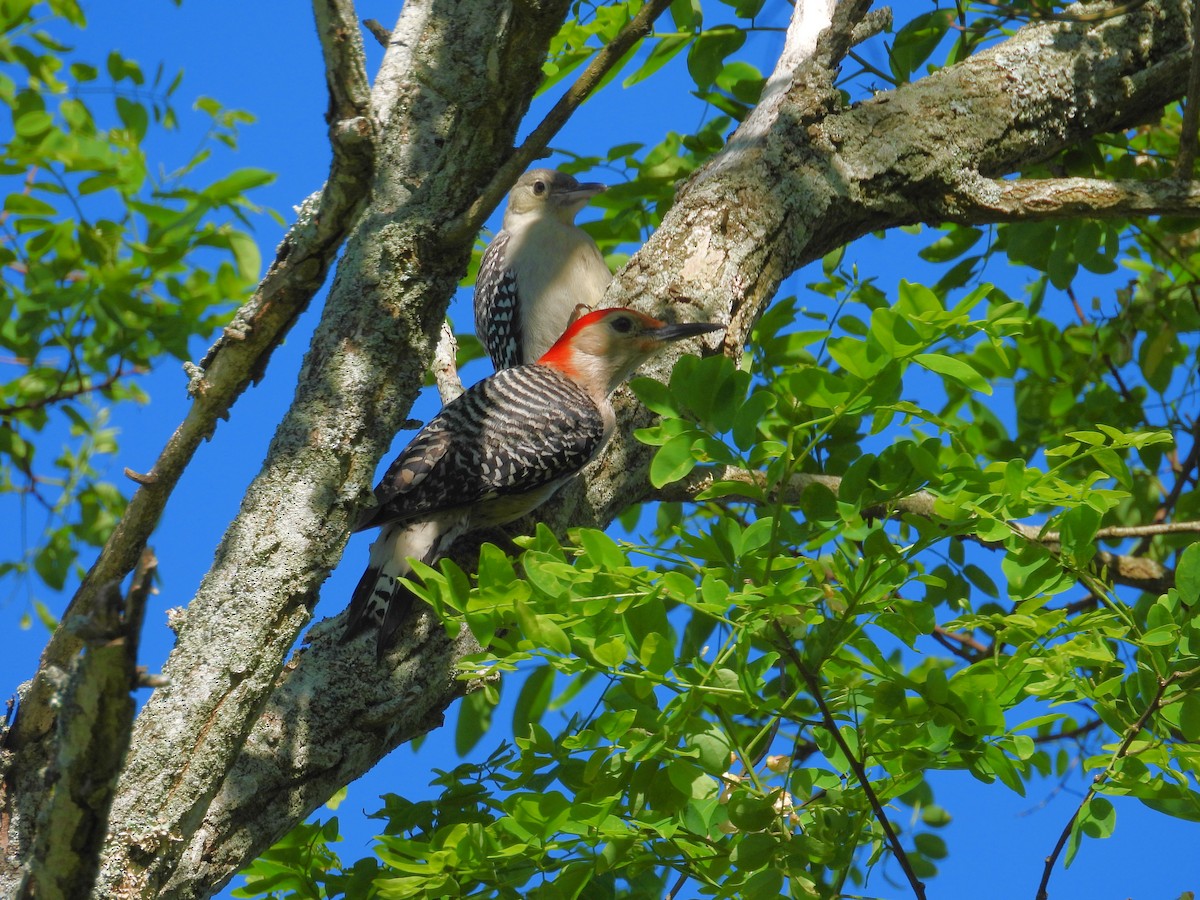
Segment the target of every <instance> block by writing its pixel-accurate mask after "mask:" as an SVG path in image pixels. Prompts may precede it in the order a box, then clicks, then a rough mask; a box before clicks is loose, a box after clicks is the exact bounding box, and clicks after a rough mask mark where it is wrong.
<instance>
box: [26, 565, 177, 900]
mask: <svg viewBox="0 0 1200 900" xmlns="http://www.w3.org/2000/svg"><path fill="white" fill-rule="evenodd" d="M156 565H157V563H156V561H155V558H154V553H153V552H152V551H151V550H150V549H149V548H147V549H146V550H144V551H143V553H142V558H141V560H140V562H139V565H138V570H137V573H136V574H135V576H134V582H133V586H132V587H131V588H130V591H129V595H128V596H127V597H126V598H125V601H124V603H122V598H121V593H120V589H119V586H118V585H117V584H116V583H110V584H109V585H108V588H107V589H106V590H105V591H104V592H103V595H102V597H101V602H99V603H96V604H95V605H93V606H92V608H91V609H89V610H88V612H87V614H86V615H79V614H76V615H74V616H72V617H71V618H69V619H64V621H63V623H62V625H61V626H60V627H61V628H65V629H70V630H72V631H73V632H74V633H75V635H76V636H77V637H78V639H79V640H81V641H82V642H83V643H84V650H83V652H82V653H81V654H80V655H79V656H78V657H76V658H75V660H74V661H73V663H72V669H71V674H70V676H69V679H68V681H67V684H66V686H65V687H64V689H63V696H62V706H61V711H60V713H59V718H58V742H57V748H56V749H57V753H58V757H57V759H56V760H55V764H56V765H55V766H54V771H55V772H56V773H58V779H57V783H56V784H55V786H54V790H53V791H52V792H51V794H50V798H49V802H48V803H47V804H46V807H45V809H44V810H43V815H44V820H43V826H42V827H41V828H40V829H39V830H38V832H37V834H36V836H35V850H34V853H33V856H32V859H31V865H30V872H29V883H28V884H27V885H26V889H27V890H29V891H30V892H31V894H30V896H48V897H49V896H57V897H85V896H87V895H88V893H89V892H90V890H91V888H92V884H93V883H94V881H95V879H96V872H97V867H98V862H99V859H100V850H101V846H102V844H103V841H104V837H105V833H106V831H107V828H108V819H109V813H110V811H111V808H112V801H113V794H114V792H115V790H116V786H117V776H118V774H119V773H120V772H121V769H122V766H123V765H124V762H125V752H126V750H127V748H128V747H129V737H130V729H131V726H132V724H133V712H134V704H133V697H132V696H131V694H130V692H131V691H132V690H133V689H134V688H135V687H136V686H137V684H138V679H137V658H136V657H137V646H138V638H139V636H140V631H141V627H142V615H143V611H144V609H145V602H146V597H147V595H148V594H149V592H150V581H151V579H152V578H153V576H154V571H155V567H156Z"/></svg>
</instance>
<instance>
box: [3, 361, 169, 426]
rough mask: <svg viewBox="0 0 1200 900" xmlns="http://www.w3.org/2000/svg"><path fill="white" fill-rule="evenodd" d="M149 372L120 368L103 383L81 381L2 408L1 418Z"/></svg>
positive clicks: (105, 387) (58, 401) (102, 388)
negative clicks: (34, 398)
mask: <svg viewBox="0 0 1200 900" xmlns="http://www.w3.org/2000/svg"><path fill="white" fill-rule="evenodd" d="M148 371H149V369H146V368H144V367H142V366H133V367H132V368H131V369H129V370H128V371H126V370H125V369H124V368H123V367H121V366H118V367H117V371H115V372H113V373H112V374H111V375H109V376H108V377H107V378H105V379H103V380H102V381H99V382H93V381H88V382H86V383H85V382H84V381H83V379H80V381H79V384H78V386H76V387H73V388H69V389H67V390H61V389H60V390H57V391H55V392H54V393H53V394H48V395H47V396H45V397H39V398H38V399H37V400H31V401H29V402H28V403H17V404H14V405H12V406H0V416H11V415H13V414H15V413H19V412H27V411H29V410H33V409H41V408H43V407H45V406H50V405H51V404H53V403H61V402H62V401H64V400H73V399H75V398H76V397H81V396H83V395H84V394H90V393H92V391H103V390H106V389H107V388H110V387H112V386H113V385H114V384H116V383H117V382H118V381H120V380H121V379H122V378H124V377H125V376H126V375H145V374H146V373H147V372H148ZM64 375H65V373H64ZM64 380H65V379H64Z"/></svg>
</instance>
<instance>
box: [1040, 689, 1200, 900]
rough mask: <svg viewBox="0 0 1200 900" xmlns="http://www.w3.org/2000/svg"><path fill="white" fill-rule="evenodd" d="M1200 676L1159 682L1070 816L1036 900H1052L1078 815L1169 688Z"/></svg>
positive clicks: (1130, 744)
mask: <svg viewBox="0 0 1200 900" xmlns="http://www.w3.org/2000/svg"><path fill="white" fill-rule="evenodd" d="M1198 672H1200V669H1190V670H1188V671H1186V672H1172V673H1171V674H1170V675H1168V676H1167V677H1166V678H1159V679H1158V690H1157V691H1156V692H1155V693H1154V699H1153V700H1151V701H1150V703H1149V704H1148V705H1147V706H1146V708H1145V709H1144V710H1143V711H1142V714H1141V715H1140V716H1138V720H1137V721H1136V722H1134V723H1133V725H1131V726H1130V727H1129V729H1128V730H1127V731H1126V732H1125V738H1124V740H1122V741H1121V746H1120V747H1118V748H1117V752H1116V753H1114V754H1113V758H1112V761H1111V762H1109V764H1108V765H1107V766H1106V767H1105V768H1104V771H1103V772H1099V773H1097V774H1096V776H1095V777H1094V778H1093V779H1092V786H1091V787H1090V788H1088V792H1087V794H1085V795H1084V798H1083V800H1082V801H1081V802H1080V804H1079V806H1078V807H1076V809H1075V811H1074V812H1073V813H1071V818H1070V819H1068V820H1067V825H1066V827H1065V828H1063V830H1062V834H1060V835H1059V836H1058V842H1057V843H1056V844H1055V845H1054V851H1053V852H1052V853H1051V854H1050V855H1049V856H1047V857H1046V865H1045V868H1043V869H1042V880H1041V881H1040V882H1039V883H1038V892H1037V900H1047V897H1049V894H1048V893H1047V892H1046V888H1047V886H1048V885H1049V883H1050V873H1051V872H1053V871H1054V864H1055V863H1056V862H1058V857H1059V854H1061V853H1062V849H1063V847H1065V846H1066V844H1067V839H1068V838H1069V837H1070V836H1071V829H1072V828H1073V827H1074V825H1075V820H1076V819H1078V818H1079V814H1080V813H1082V812H1083V810H1084V809H1085V808H1086V807H1087V805H1088V804H1089V803H1091V802H1092V798H1093V797H1095V796H1096V791H1097V790H1098V789H1099V787H1100V785H1102V784H1104V782H1105V781H1107V780H1108V779H1109V777H1110V776H1111V775H1112V771H1113V767H1114V766H1115V765H1116V764H1117V763H1118V762H1120V761H1121V760H1122V759H1124V758H1125V756H1126V754H1127V753H1129V748H1130V747H1131V746H1132V745H1133V742H1134V740H1135V739H1136V738H1137V736H1138V735H1139V734H1141V731H1142V729H1143V728H1145V727H1146V723H1147V722H1149V721H1150V717H1151V716H1153V715H1154V714H1155V713H1156V712H1158V710H1159V709H1160V708H1161V707H1162V706H1163V702H1162V699H1163V695H1164V694H1165V693H1166V691H1167V688H1168V687H1170V686H1171V685H1172V684H1174V683H1175V682H1177V681H1182V680H1183V679H1185V678H1189V677H1191V676H1193V675H1195V674H1197V673H1198Z"/></svg>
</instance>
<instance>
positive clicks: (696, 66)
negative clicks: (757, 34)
mask: <svg viewBox="0 0 1200 900" xmlns="http://www.w3.org/2000/svg"><path fill="white" fill-rule="evenodd" d="M744 43H746V32H745V31H743V30H742V29H740V28H738V27H737V26H735V25H718V26H716V27H715V28H709V29H707V30H705V31H702V32H701V33H700V35H699V37H697V38H696V40H695V42H694V43H693V44H692V48H691V49H690V50H689V51H688V71H689V72H690V73H691V75H692V80H693V81H695V82H696V87H698V88H699V89H700V90H702V91H706V90H708V89H709V88H710V87H711V86H712V84H713V82H715V81H716V80H717V75H719V74H720V73H721V69H722V68H724V66H725V58H726V57H727V56H729V55H730V54H731V53H735V52H736V51H737V50H739V49H740V48H741V46H742V44H744Z"/></svg>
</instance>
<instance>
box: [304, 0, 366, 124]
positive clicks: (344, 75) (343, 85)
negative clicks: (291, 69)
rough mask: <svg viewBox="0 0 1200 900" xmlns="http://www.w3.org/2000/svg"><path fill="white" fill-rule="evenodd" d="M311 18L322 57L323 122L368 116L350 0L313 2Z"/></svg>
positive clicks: (362, 57) (361, 57) (360, 51)
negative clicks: (325, 94)
mask: <svg viewBox="0 0 1200 900" xmlns="http://www.w3.org/2000/svg"><path fill="white" fill-rule="evenodd" d="M313 16H314V17H315V18H316V20H317V36H318V37H319V38H320V39H321V54H322V55H323V56H324V57H325V84H326V86H327V87H328V88H329V110H328V112H326V114H325V121H326V122H328V123H329V124H330V125H332V124H333V123H335V122H338V121H343V120H347V119H356V118H358V117H360V116H366V115H369V114H370V111H371V86H370V84H369V82H368V81H367V62H366V57H365V55H364V53H363V44H362V32H361V31H360V30H359V27H358V16H357V15H356V14H355V12H354V3H353V0H313Z"/></svg>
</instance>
